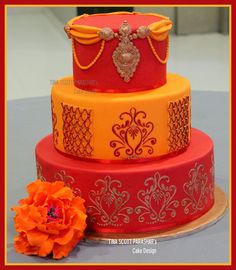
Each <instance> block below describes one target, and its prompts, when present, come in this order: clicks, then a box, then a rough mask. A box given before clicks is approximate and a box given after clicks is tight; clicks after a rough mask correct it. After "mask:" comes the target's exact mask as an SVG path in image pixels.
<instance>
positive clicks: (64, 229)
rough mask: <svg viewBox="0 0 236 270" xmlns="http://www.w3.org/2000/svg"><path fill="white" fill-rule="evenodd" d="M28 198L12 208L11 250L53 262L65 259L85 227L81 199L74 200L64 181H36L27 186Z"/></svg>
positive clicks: (75, 198) (80, 237)
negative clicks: (53, 260) (14, 232)
mask: <svg viewBox="0 0 236 270" xmlns="http://www.w3.org/2000/svg"><path fill="white" fill-rule="evenodd" d="M27 191H28V194H29V196H28V197H27V198H25V199H22V200H20V201H19V206H16V207H13V208H12V210H14V211H15V212H16V215H15V217H14V222H15V228H16V231H17V232H18V233H19V235H18V236H16V237H15V239H14V247H15V250H16V251H17V252H19V253H23V254H26V255H38V256H41V257H45V256H47V255H49V254H51V253H52V254H53V258H54V259H61V258H63V257H66V256H68V254H69V252H70V251H71V250H72V249H73V248H74V247H75V246H76V245H77V243H78V242H79V241H80V240H81V239H82V238H83V236H84V230H85V228H86V217H87V216H86V210H85V207H84V200H83V199H82V198H80V197H78V196H77V197H75V195H74V194H73V192H72V190H71V189H70V188H69V187H67V186H65V184H64V182H62V181H56V182H52V183H50V182H43V181H41V180H36V181H35V182H33V183H31V184H29V185H28V186H27Z"/></svg>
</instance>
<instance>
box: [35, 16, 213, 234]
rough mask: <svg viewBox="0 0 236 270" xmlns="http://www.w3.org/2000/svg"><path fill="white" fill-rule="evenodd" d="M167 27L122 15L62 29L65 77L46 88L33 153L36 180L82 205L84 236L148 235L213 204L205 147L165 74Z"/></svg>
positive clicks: (163, 20) (186, 100)
mask: <svg viewBox="0 0 236 270" xmlns="http://www.w3.org/2000/svg"><path fill="white" fill-rule="evenodd" d="M171 27H172V22H171V21H170V20H169V18H167V17H164V16H161V15H157V14H141V13H128V12H118V13H110V14H95V15H82V16H80V17H76V18H74V19H72V20H71V21H69V22H68V24H67V25H66V27H65V30H66V33H67V34H68V37H69V38H70V39H71V41H72V52H73V71H74V72H73V76H69V77H65V78H62V79H60V80H58V81H57V82H56V83H55V84H54V85H53V87H52V94H51V109H52V126H53V133H52V135H49V136H47V137H45V138H43V139H42V140H41V141H40V142H39V143H38V144H37V146H36V161H37V174H38V177H39V178H40V179H42V180H45V181H55V180H62V181H64V182H65V183H66V185H68V186H70V187H71V188H72V189H73V191H74V193H75V194H77V195H79V196H81V197H83V198H84V199H85V206H86V209H87V214H88V220H87V222H88V230H90V231H94V232H97V233H109V234H111V235H112V234H114V235H115V234H116V235H117V233H119V234H121V233H139V232H144V233H145V232H156V231H159V230H164V229H167V228H171V227H175V226H177V225H181V224H185V223H187V222H190V221H192V220H194V219H197V218H199V217H200V216H202V215H203V214H204V213H206V212H207V211H208V210H209V209H210V208H211V207H212V206H213V204H214V156H213V142H212V140H211V138H210V137H209V136H208V135H206V134H204V133H203V132H201V131H199V130H197V129H193V128H191V124H190V120H191V115H190V111H191V102H190V101H191V98H190V84H189V82H188V80H187V79H185V78H183V77H181V76H179V75H176V74H167V73H166V63H167V60H168V54H169V31H170V29H171Z"/></svg>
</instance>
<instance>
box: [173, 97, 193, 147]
mask: <svg viewBox="0 0 236 270" xmlns="http://www.w3.org/2000/svg"><path fill="white" fill-rule="evenodd" d="M189 103H190V98H189V96H186V97H183V98H181V99H179V100H177V101H173V102H169V105H168V114H169V121H168V126H169V137H168V141H169V152H174V151H178V150H180V149H183V148H184V147H186V146H187V145H188V144H189V140H190V138H189V130H190V106H189Z"/></svg>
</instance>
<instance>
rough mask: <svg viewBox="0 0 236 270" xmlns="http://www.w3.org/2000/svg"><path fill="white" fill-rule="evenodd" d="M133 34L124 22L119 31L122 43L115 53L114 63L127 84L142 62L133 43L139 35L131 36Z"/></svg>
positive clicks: (113, 56)
mask: <svg viewBox="0 0 236 270" xmlns="http://www.w3.org/2000/svg"><path fill="white" fill-rule="evenodd" d="M131 32H132V30H131V27H130V25H129V24H128V23H127V21H124V22H123V23H122V25H121V26H120V29H119V35H118V34H117V35H115V37H118V38H119V40H120V42H119V44H118V46H117V48H116V49H115V51H114V52H113V55H112V58H113V63H114V65H115V66H116V69H117V71H118V73H119V74H120V76H121V78H123V80H124V81H125V82H129V81H130V79H131V78H132V77H133V75H134V72H135V70H136V67H137V65H138V63H139V61H140V53H139V50H138V49H137V48H136V47H135V46H134V44H133V42H132V41H131V40H132V39H133V38H134V37H135V38H137V34H135V35H130V34H131Z"/></svg>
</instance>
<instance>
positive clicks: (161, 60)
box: [147, 37, 170, 64]
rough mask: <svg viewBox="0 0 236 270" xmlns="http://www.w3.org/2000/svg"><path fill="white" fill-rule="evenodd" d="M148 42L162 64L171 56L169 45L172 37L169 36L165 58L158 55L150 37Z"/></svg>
mask: <svg viewBox="0 0 236 270" xmlns="http://www.w3.org/2000/svg"><path fill="white" fill-rule="evenodd" d="M147 40H148V44H149V46H150V48H151V50H152V53H153V54H154V56H155V57H156V59H157V60H158V61H159V62H160V63H161V64H166V62H167V60H168V58H169V46H170V39H169V37H167V47H166V56H165V58H164V59H161V58H160V56H159V55H158V53H157V51H156V49H155V48H154V46H153V43H152V39H151V38H150V37H147Z"/></svg>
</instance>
